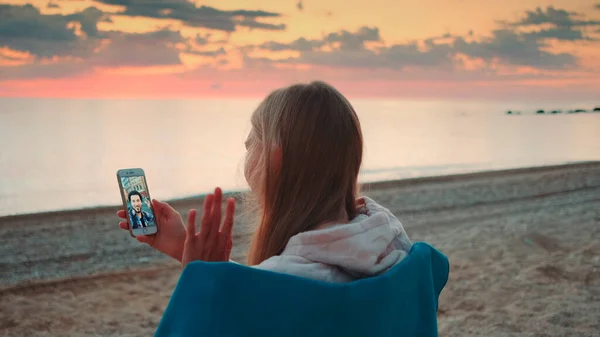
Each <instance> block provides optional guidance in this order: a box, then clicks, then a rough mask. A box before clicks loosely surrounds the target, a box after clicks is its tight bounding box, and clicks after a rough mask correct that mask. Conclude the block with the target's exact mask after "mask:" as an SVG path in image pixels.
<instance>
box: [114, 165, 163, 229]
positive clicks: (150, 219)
mask: <svg viewBox="0 0 600 337" xmlns="http://www.w3.org/2000/svg"><path fill="white" fill-rule="evenodd" d="M117 180H118V181H119V188H120V190H121V199H122V200H123V207H125V212H126V213H127V222H128V223H129V233H130V234H131V236H134V237H135V236H140V235H152V234H156V232H158V226H157V224H156V216H155V213H154V208H153V207H152V199H150V192H149V191H148V185H147V184H146V174H145V173H144V170H142V169H141V168H131V169H122V170H118V171H117Z"/></svg>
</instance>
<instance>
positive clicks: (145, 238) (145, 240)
mask: <svg viewBox="0 0 600 337" xmlns="http://www.w3.org/2000/svg"><path fill="white" fill-rule="evenodd" d="M135 238H136V239H137V240H138V241H139V242H141V243H147V244H150V239H151V238H150V237H149V236H147V235H140V236H136V237H135Z"/></svg>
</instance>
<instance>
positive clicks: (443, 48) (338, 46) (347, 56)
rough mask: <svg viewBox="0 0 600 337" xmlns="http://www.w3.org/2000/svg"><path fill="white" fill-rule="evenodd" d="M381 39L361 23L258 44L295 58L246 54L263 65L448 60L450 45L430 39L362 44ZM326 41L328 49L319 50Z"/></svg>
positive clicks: (439, 63) (398, 65)
mask: <svg viewBox="0 0 600 337" xmlns="http://www.w3.org/2000/svg"><path fill="white" fill-rule="evenodd" d="M368 41H373V42H377V41H381V36H380V35H379V29H378V28H377V27H366V26H365V27H361V28H360V29H358V30H357V31H355V32H349V31H346V30H342V31H340V32H334V33H330V34H328V35H326V36H325V37H324V38H323V39H322V40H307V39H304V38H300V39H297V40H295V41H293V42H291V43H289V44H284V43H279V42H267V43H265V44H262V45H260V46H258V48H260V49H268V50H272V51H282V50H295V51H299V52H300V57H298V58H288V59H284V60H277V61H273V60H269V59H266V58H249V57H248V58H246V59H245V61H246V62H245V63H246V64H249V65H251V66H252V65H261V66H262V65H265V64H268V63H269V62H278V63H305V64H313V65H325V66H335V67H346V68H391V69H403V68H406V67H444V66H449V65H451V64H452V58H451V56H452V55H451V54H452V53H451V47H450V46H449V45H444V44H436V43H435V42H433V41H431V42H430V43H429V44H428V45H427V46H426V48H425V49H420V48H419V46H418V45H417V44H416V43H408V44H396V45H392V46H390V47H380V48H378V49H377V50H376V51H373V50H369V49H367V48H366V47H365V42H368ZM325 45H327V46H328V47H330V49H332V50H331V51H322V50H319V48H320V47H322V46H325Z"/></svg>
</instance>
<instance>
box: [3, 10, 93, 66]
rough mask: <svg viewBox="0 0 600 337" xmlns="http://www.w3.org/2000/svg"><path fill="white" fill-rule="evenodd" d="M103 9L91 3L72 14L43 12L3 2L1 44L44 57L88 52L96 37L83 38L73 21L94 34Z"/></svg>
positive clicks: (87, 53) (76, 54) (78, 54)
mask: <svg viewBox="0 0 600 337" xmlns="http://www.w3.org/2000/svg"><path fill="white" fill-rule="evenodd" d="M101 17H102V12H101V11H99V10H98V9H97V8H95V7H90V8H87V9H85V10H84V11H82V12H77V13H74V14H71V15H60V14H55V15H42V14H41V13H40V11H39V9H37V8H36V7H34V6H32V5H30V4H27V5H23V6H13V5H0V46H7V47H9V48H11V49H14V50H19V51H26V52H30V53H31V54H33V55H36V56H41V57H51V56H54V55H58V56H75V57H83V56H85V55H89V54H90V53H91V52H92V51H93V49H94V47H95V46H96V44H97V42H98V41H97V40H95V39H93V38H90V39H85V40H84V39H82V38H80V37H79V36H77V35H76V34H75V28H74V27H69V23H70V22H79V23H80V24H81V29H82V30H83V31H84V32H85V33H86V34H88V36H91V37H94V36H96V35H97V33H98V30H97V26H96V25H97V23H98V20H99V19H100V18H101Z"/></svg>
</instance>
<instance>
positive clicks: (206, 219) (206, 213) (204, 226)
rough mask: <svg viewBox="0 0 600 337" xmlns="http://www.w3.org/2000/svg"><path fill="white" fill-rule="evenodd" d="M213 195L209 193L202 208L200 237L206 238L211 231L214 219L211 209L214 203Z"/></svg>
mask: <svg viewBox="0 0 600 337" xmlns="http://www.w3.org/2000/svg"><path fill="white" fill-rule="evenodd" d="M213 197H214V196H213V195H212V194H209V195H207V196H206V199H204V209H203V210H202V222H201V224H200V237H201V238H203V239H206V238H207V237H208V235H209V234H210V231H211V225H212V223H211V222H212V221H211V220H212V219H211V214H210V210H211V209H212V204H213Z"/></svg>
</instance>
